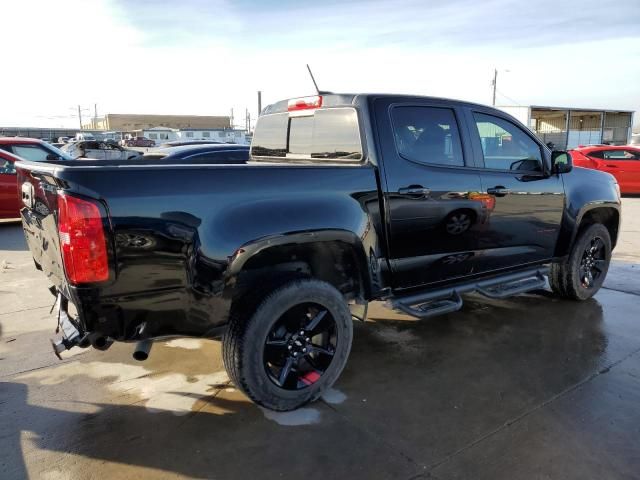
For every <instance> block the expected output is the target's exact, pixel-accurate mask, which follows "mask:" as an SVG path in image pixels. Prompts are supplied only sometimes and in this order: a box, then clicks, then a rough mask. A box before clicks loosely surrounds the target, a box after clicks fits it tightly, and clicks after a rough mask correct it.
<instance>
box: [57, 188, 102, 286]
mask: <svg viewBox="0 0 640 480" xmlns="http://www.w3.org/2000/svg"><path fill="white" fill-rule="evenodd" d="M58 233H59V235H60V248H61V250H62V261H63V263H64V270H65V272H66V274H67V279H68V280H69V282H70V283H71V284H73V285H78V284H80V283H96V282H104V281H106V280H108V279H109V261H108V258H107V242H106V239H105V235H104V227H103V225H102V213H101V210H100V208H99V206H98V205H97V204H96V203H94V202H91V201H89V200H83V199H81V198H78V197H73V196H70V195H64V194H61V195H60V196H59V197H58Z"/></svg>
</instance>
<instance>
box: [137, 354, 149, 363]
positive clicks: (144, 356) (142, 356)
mask: <svg viewBox="0 0 640 480" xmlns="http://www.w3.org/2000/svg"><path fill="white" fill-rule="evenodd" d="M133 358H134V359H135V360H137V361H139V362H144V361H145V360H146V359H147V358H149V354H148V353H147V352H141V351H135V352H133Z"/></svg>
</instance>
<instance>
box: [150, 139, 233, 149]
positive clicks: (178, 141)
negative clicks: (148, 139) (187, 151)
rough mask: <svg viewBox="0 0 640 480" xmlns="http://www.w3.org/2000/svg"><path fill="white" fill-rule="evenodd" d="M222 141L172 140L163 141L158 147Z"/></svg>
mask: <svg viewBox="0 0 640 480" xmlns="http://www.w3.org/2000/svg"><path fill="white" fill-rule="evenodd" d="M217 143H223V142H216V141H213V140H192V141H188V140H186V141H185V140H174V141H171V142H164V143H161V144H160V148H169V147H180V146H183V145H204V144H217Z"/></svg>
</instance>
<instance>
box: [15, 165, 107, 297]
mask: <svg viewBox="0 0 640 480" xmlns="http://www.w3.org/2000/svg"><path fill="white" fill-rule="evenodd" d="M17 171H18V188H19V189H20V191H21V195H22V203H23V207H22V210H21V212H20V214H21V217H22V225H23V229H24V232H25V237H26V240H27V244H28V245H29V250H31V253H32V255H33V259H34V261H35V262H36V265H37V266H38V268H40V269H42V270H43V271H44V273H45V274H46V275H47V277H48V278H49V280H50V281H51V282H52V283H53V284H54V285H55V286H56V287H57V288H58V289H59V290H61V291H62V292H63V294H65V296H66V297H67V298H69V296H68V288H67V286H68V284H71V285H74V286H79V285H83V286H90V285H91V284H95V283H102V282H105V281H107V280H108V279H109V277H110V276H111V273H112V272H110V265H109V264H110V262H109V256H110V255H109V253H108V250H109V247H108V244H107V240H106V236H107V231H108V216H107V213H106V208H105V207H104V205H103V204H102V203H101V202H99V201H97V200H95V199H92V198H89V197H87V196H85V195H78V194H77V193H75V192H73V191H71V188H70V186H69V183H68V182H67V181H66V180H63V179H62V178H60V177H59V176H58V175H57V174H56V172H59V173H62V172H63V168H62V167H60V166H57V165H55V164H54V163H36V162H18V164H17Z"/></svg>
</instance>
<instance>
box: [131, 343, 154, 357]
mask: <svg viewBox="0 0 640 480" xmlns="http://www.w3.org/2000/svg"><path fill="white" fill-rule="evenodd" d="M152 345H153V342H152V341H151V340H141V341H139V342H138V343H137V344H136V348H135V349H134V350H133V358H134V360H137V361H139V362H144V361H145V360H146V359H147V358H149V351H150V350H151V346H152Z"/></svg>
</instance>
